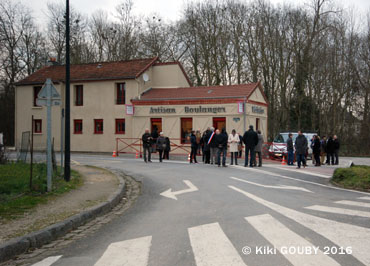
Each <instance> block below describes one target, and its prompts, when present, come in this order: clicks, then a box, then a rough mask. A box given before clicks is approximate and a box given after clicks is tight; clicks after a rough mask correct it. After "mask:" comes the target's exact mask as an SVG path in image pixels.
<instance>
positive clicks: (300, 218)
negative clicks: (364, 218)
mask: <svg viewBox="0 0 370 266" xmlns="http://www.w3.org/2000/svg"><path fill="white" fill-rule="evenodd" d="M228 187H229V188H230V189H233V190H235V191H237V192H239V193H241V194H243V195H244V196H246V197H248V198H249V199H251V200H254V201H256V202H258V203H259V204H261V205H264V206H265V207H267V208H269V209H271V210H273V211H275V212H278V213H280V214H282V215H284V216H285V217H288V218H289V219H291V220H293V221H295V222H297V223H299V224H301V225H303V226H305V227H306V228H308V229H310V230H312V231H314V232H316V233H317V234H320V235H321V236H323V237H325V238H327V239H329V240H330V241H331V242H333V243H334V244H336V245H337V246H339V247H351V248H352V256H353V257H355V258H357V259H358V260H359V261H361V262H362V263H364V264H365V265H370V253H369V250H368V249H369V245H370V229H369V228H364V227H361V226H357V225H352V224H346V223H342V222H337V221H334V220H329V219H325V218H321V217H317V216H314V215H311V214H306V213H303V212H299V211H296V210H293V209H290V208H287V207H284V206H281V205H278V204H276V203H273V202H271V201H267V200H264V199H262V198H260V197H257V196H255V195H253V194H251V193H248V192H246V191H244V190H242V189H239V188H237V187H234V186H228Z"/></svg>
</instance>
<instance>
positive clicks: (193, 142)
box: [190, 130, 198, 163]
mask: <svg viewBox="0 0 370 266" xmlns="http://www.w3.org/2000/svg"><path fill="white" fill-rule="evenodd" d="M194 133H195V132H194V130H192V131H191V135H190V143H191V152H190V163H193V160H194V163H198V162H197V150H198V144H197V137H196V135H195V134H194Z"/></svg>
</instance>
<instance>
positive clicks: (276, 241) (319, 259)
mask: <svg viewBox="0 0 370 266" xmlns="http://www.w3.org/2000/svg"><path fill="white" fill-rule="evenodd" d="M245 219H246V220H247V221H248V223H250V224H251V225H252V226H253V227H254V228H255V229H256V230H257V231H258V232H259V233H260V234H261V235H262V236H263V237H264V238H266V239H267V240H268V241H269V242H270V243H271V244H272V245H273V246H274V247H275V248H276V249H277V250H278V251H280V253H282V251H284V250H283V248H284V247H287V248H289V247H311V248H312V250H311V252H312V253H311V254H309V253H308V252H304V253H303V254H298V253H296V254H290V253H289V252H287V254H283V255H284V257H285V258H286V259H287V260H288V261H290V263H292V264H293V265H325V266H337V265H338V266H339V265H340V264H339V263H338V262H336V261H335V260H334V259H332V258H331V257H329V256H327V255H325V254H324V253H323V252H322V251H321V250H320V249H319V247H315V246H314V245H312V244H311V243H310V242H309V241H307V240H306V239H304V238H303V237H301V236H300V235H298V234H296V233H295V232H293V231H291V230H290V229H289V228H287V227H286V226H285V225H283V224H282V223H280V222H279V221H278V220H276V219H275V218H274V217H272V216H271V215H270V214H262V215H257V216H250V217H245ZM314 248H315V249H314Z"/></svg>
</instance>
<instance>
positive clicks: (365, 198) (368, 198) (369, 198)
mask: <svg viewBox="0 0 370 266" xmlns="http://www.w3.org/2000/svg"><path fill="white" fill-rule="evenodd" d="M358 199H362V200H370V197H361V198H358Z"/></svg>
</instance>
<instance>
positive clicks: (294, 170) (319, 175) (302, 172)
mask: <svg viewBox="0 0 370 266" xmlns="http://www.w3.org/2000/svg"><path fill="white" fill-rule="evenodd" d="M266 167H270V168H277V169H280V170H287V171H291V172H295V173H300V174H305V175H311V176H318V177H323V178H331V176H329V175H323V174H318V173H309V172H306V171H304V170H303V171H302V170H296V169H290V168H285V167H280V166H274V165H271V164H270V165H266Z"/></svg>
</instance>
